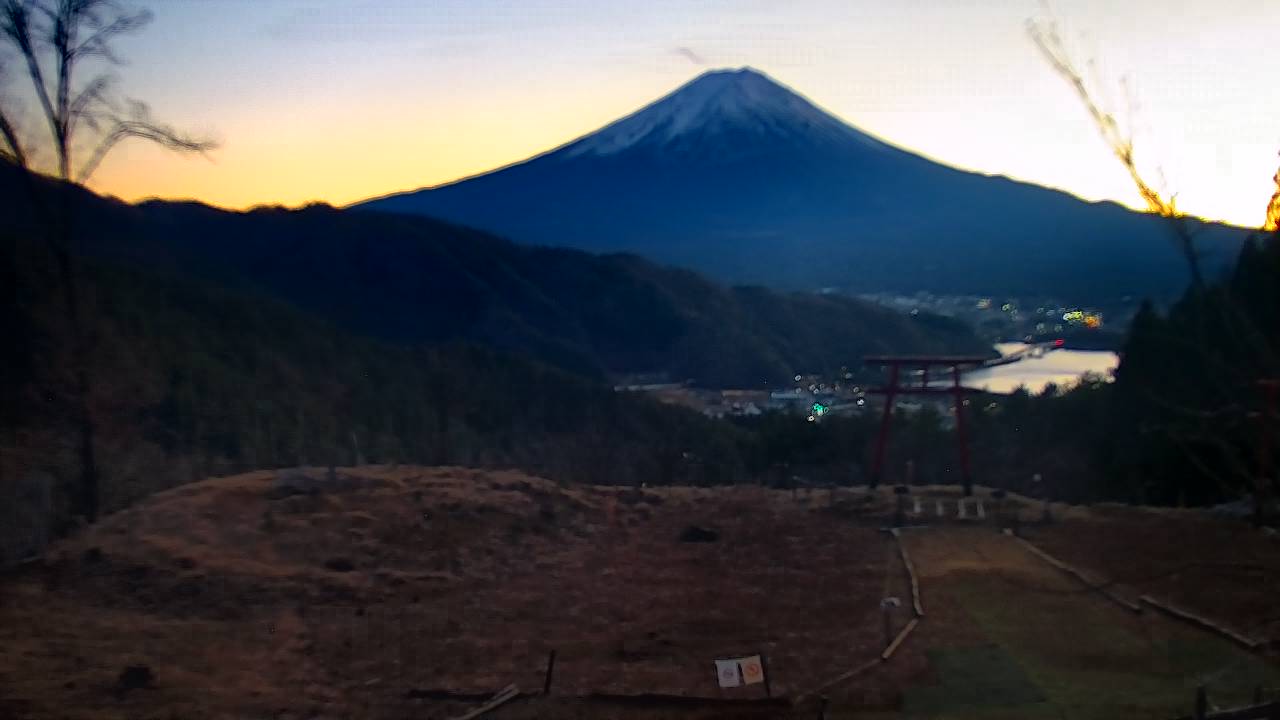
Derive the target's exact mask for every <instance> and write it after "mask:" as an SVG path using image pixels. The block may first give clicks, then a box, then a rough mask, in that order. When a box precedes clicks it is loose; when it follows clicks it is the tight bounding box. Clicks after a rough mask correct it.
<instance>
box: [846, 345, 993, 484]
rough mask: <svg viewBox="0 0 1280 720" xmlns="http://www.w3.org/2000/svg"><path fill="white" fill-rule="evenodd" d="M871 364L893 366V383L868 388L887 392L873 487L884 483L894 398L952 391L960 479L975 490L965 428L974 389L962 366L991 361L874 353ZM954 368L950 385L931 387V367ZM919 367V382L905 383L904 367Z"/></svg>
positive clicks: (874, 467)
mask: <svg viewBox="0 0 1280 720" xmlns="http://www.w3.org/2000/svg"><path fill="white" fill-rule="evenodd" d="M864 360H865V362H866V364H868V365H879V366H880V367H888V368H889V383H888V385H886V386H885V387H883V388H873V389H871V390H868V391H867V392H869V393H873V394H879V395H884V396H885V398H884V413H883V414H882V415H881V416H880V434H879V436H878V437H877V438H876V454H875V459H874V460H873V461H872V465H871V487H876V486H877V485H879V484H880V477H881V473H883V471H884V452H885V446H886V445H887V444H888V442H889V426H890V425H892V424H893V401H894V400H895V399H896V398H897V397H898V396H899V395H950V396H951V397H952V398H953V401H954V403H955V409H956V439H957V440H958V441H959V444H960V481H961V483H963V484H964V494H965V495H972V494H973V477H972V475H970V474H969V445H968V440H967V438H966V437H965V431H964V430H965V429H964V394H965V393H966V392H973V391H972V390H969V389H968V388H965V387H963V386H962V385H960V371H961V369H962V368H967V367H977V366H980V365H982V364H983V363H985V362H986V361H987V358H986V357H983V356H979V355H871V356H868V357H866V358H864ZM939 366H941V367H942V368H944V370H943V373H944V374H946V373H947V370H946V368H950V373H949V374H950V375H951V386H950V387H929V368H931V367H939ZM904 367H905V368H907V369H909V370H910V369H919V370H920V371H921V378H920V384H919V385H913V384H911V383H910V381H909V380H908V382H907V384H905V385H904V384H902V382H901V377H902V373H901V370H902V368H904Z"/></svg>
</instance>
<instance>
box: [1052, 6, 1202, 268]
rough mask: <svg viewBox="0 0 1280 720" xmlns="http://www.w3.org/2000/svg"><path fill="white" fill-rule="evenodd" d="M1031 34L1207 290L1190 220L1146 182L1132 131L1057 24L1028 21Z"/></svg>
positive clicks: (1170, 198)
mask: <svg viewBox="0 0 1280 720" xmlns="http://www.w3.org/2000/svg"><path fill="white" fill-rule="evenodd" d="M1027 34H1028V35H1029V36H1030V37H1031V40H1032V42H1034V43H1035V45H1036V47H1037V48H1038V49H1039V50H1040V53H1041V54H1042V55H1043V56H1044V57H1045V59H1046V60H1047V61H1048V62H1049V64H1050V65H1052V66H1053V69H1054V70H1055V71H1056V72H1057V73H1058V75H1060V76H1062V78H1063V79H1064V80H1066V81H1067V82H1068V83H1069V84H1070V85H1071V87H1072V88H1073V89H1074V90H1075V91H1076V95H1077V96H1079V98H1080V101H1081V102H1082V103H1083V104H1084V106H1085V109H1086V110H1088V111H1089V115H1090V116H1092V118H1093V122H1094V124H1095V125H1096V126H1097V127H1098V132H1100V133H1101V134H1102V139H1103V140H1104V141H1105V142H1106V143H1107V146H1108V147H1109V148H1111V152H1112V154H1114V155H1115V156H1116V158H1117V159H1119V160H1120V163H1121V164H1122V165H1124V168H1125V170H1126V171H1128V173H1129V178H1130V179H1131V180H1132V181H1133V184H1134V186H1135V187H1136V188H1137V190H1138V194H1139V195H1141V196H1142V199H1143V201H1144V202H1145V203H1146V204H1147V209H1148V210H1150V211H1151V212H1153V213H1155V214H1157V215H1160V216H1161V217H1166V218H1169V219H1170V221H1171V223H1172V228H1173V231H1174V236H1175V238H1176V239H1177V242H1178V247H1179V250H1180V251H1181V252H1182V254H1183V256H1184V258H1185V259H1186V261H1187V265H1188V269H1189V270H1190V272H1191V282H1192V284H1193V285H1195V286H1196V287H1197V288H1200V287H1203V286H1204V279H1203V274H1202V273H1201V271H1200V259H1199V257H1198V256H1197V254H1196V251H1195V243H1194V237H1193V235H1192V232H1191V228H1190V227H1189V226H1188V225H1187V222H1186V217H1185V216H1184V215H1183V214H1182V213H1181V212H1179V211H1178V207H1177V202H1176V200H1175V198H1174V197H1173V196H1170V197H1169V198H1168V199H1166V198H1164V197H1163V196H1161V194H1160V193H1159V191H1157V190H1156V189H1155V188H1153V187H1152V186H1151V185H1150V184H1149V183H1148V182H1147V181H1146V179H1145V178H1143V176H1142V173H1141V172H1140V171H1139V170H1138V164H1137V162H1136V160H1135V159H1134V150H1133V134H1132V131H1131V130H1130V132H1125V131H1123V130H1121V129H1120V123H1119V122H1118V121H1117V120H1116V117H1115V114H1114V113H1112V112H1111V111H1109V110H1107V109H1106V107H1105V106H1104V105H1103V104H1101V103H1100V102H1099V101H1098V100H1097V99H1096V94H1095V91H1094V90H1092V89H1091V88H1090V87H1089V85H1088V84H1087V83H1086V82H1085V79H1084V76H1083V75H1082V74H1081V72H1080V70H1079V69H1078V68H1077V67H1076V64H1075V62H1074V61H1073V60H1072V58H1071V54H1070V53H1069V52H1068V51H1067V49H1066V46H1065V45H1064V43H1063V41H1062V35H1061V34H1060V33H1059V31H1058V25H1057V23H1056V22H1054V21H1053V20H1051V19H1044V20H1028V21H1027ZM1130 102H1131V100H1130Z"/></svg>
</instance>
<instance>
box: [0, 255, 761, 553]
mask: <svg viewBox="0 0 1280 720" xmlns="http://www.w3.org/2000/svg"><path fill="white" fill-rule="evenodd" d="M6 240H7V241H9V242H6V245H7V249H8V250H9V251H8V252H6V253H5V256H4V259H5V261H6V262H5V263H4V272H3V276H4V280H5V282H4V287H5V292H6V297H5V300H6V302H5V303H4V316H3V334H4V337H5V338H7V339H8V341H7V342H6V349H5V352H4V353H3V354H0V357H2V358H3V362H4V367H3V368H2V370H3V377H4V383H3V408H2V411H0V418H2V424H3V431H2V433H0V491H2V492H3V494H4V495H3V497H2V498H0V505H4V506H5V507H6V512H5V517H4V523H5V524H8V523H9V520H10V513H9V510H10V509H11V510H12V511H13V519H14V521H15V523H17V524H19V525H36V526H42V525H43V524H45V523H47V522H48V521H50V520H52V519H54V518H58V519H60V520H65V510H66V503H67V493H68V491H67V487H68V484H69V483H72V482H74V478H75V476H76V473H77V471H78V468H77V462H76V456H75V452H74V439H75V437H76V429H75V427H74V426H73V424H72V419H73V418H74V417H75V413H74V412H73V411H72V410H71V408H72V404H73V403H74V402H75V400H76V398H75V397H74V391H73V388H74V385H73V384H72V382H71V380H70V373H71V370H72V360H71V357H70V355H69V348H70V347H71V343H70V339H69V337H68V327H67V322H66V319H65V313H64V308H63V305H62V302H61V297H62V296H61V294H60V293H59V292H58V291H57V287H56V282H54V279H53V278H54V275H53V273H52V271H51V268H50V267H49V263H48V261H47V252H46V250H45V249H44V248H43V247H42V246H40V245H39V244H36V243H32V242H29V241H27V240H25V239H23V240H20V241H18V242H17V243H16V244H10V243H11V242H12V241H13V238H12V236H8V237H7V238H6ZM15 259H17V260H18V262H16V263H15V262H13V260H15ZM79 277H80V278H81V280H82V291H83V292H82V295H83V298H84V306H85V316H86V322H85V323H84V327H85V328H86V329H87V334H88V343H89V346H90V357H91V367H90V372H91V376H92V378H93V396H92V397H91V399H90V407H91V410H92V415H93V420H94V423H95V426H96V428H97V433H96V446H97V451H98V462H99V471H100V473H101V475H102V483H101V494H102V498H101V499H102V505H103V510H104V511H108V512H109V511H111V510H114V509H118V508H120V507H122V506H123V505H125V504H127V503H129V502H131V501H133V500H135V499H137V498H140V497H142V496H144V495H147V494H150V493H153V492H155V491H158V490H161V489H164V488H167V487H171V486H174V485H177V484H180V483H185V482H188V481H191V480H195V479H199V478H203V477H207V476H209V475H219V474H226V473H232V472H238V471H241V470H244V469H247V468H269V467H281V466H293V465H321V466H324V465H330V464H338V465H352V464H358V463H396V462H415V463H423V464H433V465H437V464H438V465H450V464H457V465H469V466H491V467H493V466H497V467H502V466H513V467H519V468H523V469H526V470H528V471H530V472H533V473H537V474H540V475H544V476H546V477H549V478H553V479H557V480H564V481H588V480H590V481H592V482H601V483H639V482H641V481H647V482H651V483H652V482H664V481H665V482H673V481H677V480H678V481H682V482H699V483H701V482H709V483H717V482H727V481H732V480H734V479H736V478H738V477H739V476H740V474H741V473H742V471H743V469H742V466H741V463H742V459H741V458H742V453H741V452H740V450H739V447H738V440H739V435H740V433H737V432H735V431H734V430H733V428H732V427H731V426H728V425H726V424H723V423H717V422H715V421H712V420H708V419H705V418H703V417H702V416H700V415H698V414H697V413H695V412H693V411H690V410H687V409H684V408H679V407H674V406H667V405H661V404H659V403H657V402H655V401H652V400H650V399H648V398H646V397H644V396H639V395H632V394H622V393H615V392H613V390H612V389H611V388H610V387H609V386H607V385H604V384H601V383H598V382H594V381H591V380H589V379H586V378H581V377H577V376H574V375H571V374H569V373H567V372H565V371H563V370H559V369H556V368H553V367H550V366H547V365H544V364H541V363H538V362H535V361H531V360H526V359H522V358H517V357H514V356H512V355H510V354H507V353H503V352H500V351H495V350H491V349H485V348H480V347H475V346H463V345H458V344H449V345H440V346H409V345H397V344H393V343H390V342H386V341H381V340H374V339H368V338H363V337H360V336H358V335H355V334H352V333H349V332H344V331H342V330H340V329H339V328H337V327H336V326H334V325H333V324H331V323H328V322H326V321H323V320H319V319H316V318H314V317H311V316H308V315H306V314H304V313H301V312H299V311H297V310H295V309H293V308H291V307H288V306H287V305H285V304H284V303H282V302H280V301H277V300H272V299H269V298H265V297H261V296H254V295H250V294H246V293H243V292H233V291H228V290H225V289H220V288H216V287H212V286H210V285H208V284H205V283H197V282H192V281H191V280H189V279H182V280H178V279H175V278H172V277H160V276H156V275H153V274H147V273H142V272H140V271H138V270H136V269H126V268H119V267H110V266H107V265H104V264H103V263H102V262H100V261H92V262H86V263H84V264H83V265H82V266H81V267H80V272H79ZM686 453H687V454H688V455H687V457H696V458H698V459H699V462H698V463H697V464H696V465H694V464H690V463H687V462H685V461H684V458H685V457H686ZM10 528H11V530H14V531H15V532H19V531H21V530H22V528H17V527H15V526H12V525H11V526H10Z"/></svg>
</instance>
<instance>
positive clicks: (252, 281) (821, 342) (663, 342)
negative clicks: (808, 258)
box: [0, 166, 989, 387]
mask: <svg viewBox="0 0 1280 720" xmlns="http://www.w3.org/2000/svg"><path fill="white" fill-rule="evenodd" d="M20 180H21V176H19V175H18V174H17V171H15V170H14V169H13V168H12V167H5V166H0V210H2V211H6V212H9V213H10V214H11V215H12V216H13V217H14V218H15V221H16V223H15V224H16V226H17V227H19V228H27V229H29V230H34V228H35V227H37V223H36V221H35V220H33V216H32V214H31V210H30V205H29V203H27V202H26V201H25V197H26V193H25V192H24V190H23V189H22V188H21V182H20ZM40 186H41V188H42V189H43V192H45V193H46V194H48V193H53V192H54V191H55V189H57V186H54V185H52V184H51V183H44V182H41V183H40ZM61 190H62V191H63V192H67V193H70V194H71V197H70V199H69V207H71V208H72V209H73V212H74V216H75V218H76V231H77V232H76V243H77V245H78V249H79V250H80V251H81V252H82V253H84V254H86V255H91V256H95V257H100V258H105V259H110V260H112V261H114V262H121V263H128V264H131V265H136V266H140V267H143V268H146V269H148V270H151V271H159V272H164V273H173V274H175V275H178V276H182V277H188V278H195V279H200V280H208V281H212V282H215V283H217V284H220V285H225V286H230V287H237V288H242V289H248V290H250V291H253V292H256V293H259V294H262V295H266V296H272V297H276V298H279V299H282V300H285V301H288V302H290V303H292V304H294V305H296V306H298V307H300V308H302V309H304V310H307V311H309V312H312V313H314V314H316V315H318V316H320V317H323V318H326V319H328V320H331V321H333V322H334V323H335V324H337V325H339V326H341V327H343V328H344V329H346V330H348V331H351V332H353V333H355V334H359V335H366V336H371V337H378V338H382V339H386V340H391V341H394V342H397V343H408V344H412V343H420V342H430V343H440V342H448V341H468V342H474V343H479V344H483V345H487V346H490V347H495V348H501V349H509V350H513V351H517V352H520V353H522V354H527V355H530V356H533V357H535V358H538V359H540V360H542V361H545V362H548V363H551V364H554V365H557V366H559V367H562V368H566V369H569V370H572V371H575V372H579V373H585V374H590V375H597V376H603V375H614V374H627V373H665V374H667V375H668V376H670V377H671V378H672V379H674V380H686V379H692V380H694V381H695V382H697V383H699V384H702V385H706V386H738V387H742V386H757V387H758V386H764V385H768V384H771V383H779V382H783V381H785V380H786V379H787V378H790V377H791V376H792V375H794V374H796V373H801V372H803V373H817V372H835V371H837V370H838V369H839V368H840V367H841V366H845V365H848V366H851V367H854V366H857V365H858V364H859V363H860V361H861V358H862V356H863V355H866V354H871V353H881V352H934V351H964V352H975V351H989V348H986V347H984V346H983V344H982V343H981V342H980V341H979V340H978V339H977V338H976V337H975V336H974V335H973V334H972V333H971V332H970V330H969V329H968V328H967V327H965V326H964V325H963V324H961V323H958V322H954V321H951V320H947V319H945V318H940V317H934V316H927V315H922V316H918V317H908V316H905V315H902V314H899V313H896V312H892V311H889V310H886V309H884V308H882V307H879V306H876V305H873V304H870V303H866V302H862V301H858V300H854V299H851V298H845V297H839V296H832V295H816V294H810V293H796V294H778V293H774V292H772V291H768V290H765V289H762V288H724V287H721V286H718V285H716V284H714V283H712V282H710V281H708V280H706V279H704V278H702V277H700V276H698V275H696V274H694V273H691V272H688V271H683V270H676V269H672V268H666V267H661V266H658V265H654V264H652V263H649V262H646V261H644V260H641V259H639V258H637V257H634V256H629V255H610V256H595V255H590V254H588V253H584V252H580V251H575V250H563V249H553V248H531V247H524V246H519V245H515V244H513V243H510V242H507V241H505V240H503V239H500V238H497V237H494V236H491V235H488V234H485V233H481V232H477V231H473V230H469V229H466V228H461V227H457V226H453V225H448V224H445V223H441V222H437V221H434V220H430V219H427V218H417V217H401V216H396V215H390V214H383V213H372V212H348V211H339V210H335V209H333V208H331V207H328V206H312V207H308V208H305V209H302V210H293V211H290V210H284V209H280V208H264V209H259V210H255V211H250V212H247V213H237V212H226V211H221V210H216V209H213V208H210V207H207V206H203V205H198V204H193V203H170V202H149V203H144V204H142V205H138V206H131V205H126V204H123V203H119V202H115V201H112V200H109V199H106V198H101V197H98V196H95V195H93V194H91V193H88V192H86V191H84V190H82V189H80V188H74V187H62V188H61Z"/></svg>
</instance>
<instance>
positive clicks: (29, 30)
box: [0, 0, 58, 137]
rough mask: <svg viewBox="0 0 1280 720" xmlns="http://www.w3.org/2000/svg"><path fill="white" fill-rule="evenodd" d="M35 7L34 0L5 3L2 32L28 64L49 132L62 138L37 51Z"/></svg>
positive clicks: (0, 17)
mask: <svg viewBox="0 0 1280 720" xmlns="http://www.w3.org/2000/svg"><path fill="white" fill-rule="evenodd" d="M33 6H34V3H33V1H32V0H4V5H3V6H2V7H0V32H3V33H4V35H5V36H7V37H8V38H9V40H10V41H11V42H12V43H13V45H14V46H15V47H17V48H18V52H19V53H21V54H22V58H23V60H25V61H26V64H27V74H28V75H29V76H30V78H31V85H32V89H34V90H35V93H36V99H37V100H39V102H40V109H41V110H43V111H44V116H45V120H46V122H48V123H49V129H50V131H51V132H52V133H53V135H54V136H55V137H56V136H57V135H58V120H57V113H55V112H54V109H53V101H52V100H50V99H49V87H48V85H47V84H46V83H45V78H44V69H43V68H42V67H41V66H40V56H39V55H38V54H37V51H36V46H35V38H34V33H33V20H32V16H31V14H32V8H33Z"/></svg>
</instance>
